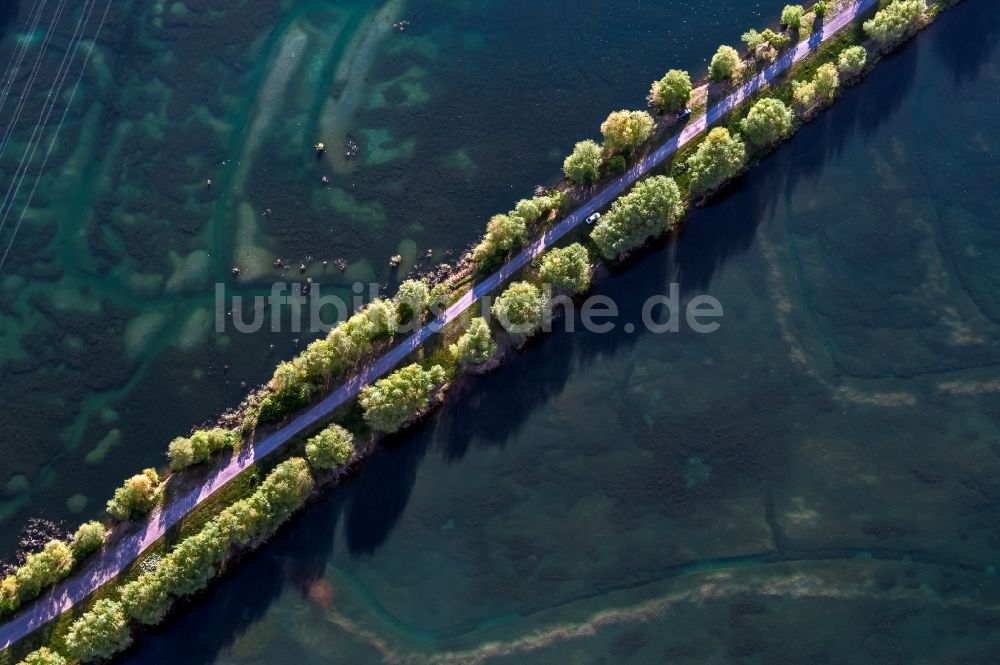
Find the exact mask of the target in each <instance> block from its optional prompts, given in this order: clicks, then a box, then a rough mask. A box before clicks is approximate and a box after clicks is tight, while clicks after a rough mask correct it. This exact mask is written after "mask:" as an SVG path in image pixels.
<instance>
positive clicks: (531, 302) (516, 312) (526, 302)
mask: <svg viewBox="0 0 1000 665" xmlns="http://www.w3.org/2000/svg"><path fill="white" fill-rule="evenodd" d="M547 305H548V301H547V299H546V298H545V295H544V294H543V293H542V292H541V290H540V289H539V288H538V287H537V286H535V285H534V284H531V283H530V282H514V283H512V284H511V285H510V286H508V287H507V290H505V291H504V292H503V293H502V294H501V295H500V297H499V298H497V299H496V301H495V302H494V303H493V307H492V312H493V316H495V317H497V319H498V320H499V321H500V325H501V326H503V328H504V329H505V330H506V331H507V332H509V333H511V334H514V335H525V336H528V335H531V334H533V333H534V332H536V331H537V330H538V329H539V328H540V327H541V325H542V323H543V322H544V320H545V317H546V314H547V312H546V309H547Z"/></svg>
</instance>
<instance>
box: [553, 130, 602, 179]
mask: <svg viewBox="0 0 1000 665" xmlns="http://www.w3.org/2000/svg"><path fill="white" fill-rule="evenodd" d="M602 161H604V150H603V149H602V148H601V146H600V145H598V144H597V143H596V142H595V141H591V140H590V139H588V140H586V141H580V142H579V143H577V144H576V145H575V146H573V152H572V153H570V156H569V157H567V158H566V160H565V161H564V162H563V173H564V174H565V175H566V179H567V180H569V181H570V182H571V183H573V184H575V185H583V184H586V183H589V182H593V181H595V180H597V177H598V176H599V175H600V174H601V162H602Z"/></svg>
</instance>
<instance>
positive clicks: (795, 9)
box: [781, 5, 805, 30]
mask: <svg viewBox="0 0 1000 665" xmlns="http://www.w3.org/2000/svg"><path fill="white" fill-rule="evenodd" d="M804 13H805V10H804V9H802V5H785V8H784V9H782V10H781V25H783V26H785V27H786V28H788V29H790V30H798V29H799V28H801V27H802V15H803V14H804Z"/></svg>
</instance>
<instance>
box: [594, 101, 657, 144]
mask: <svg viewBox="0 0 1000 665" xmlns="http://www.w3.org/2000/svg"><path fill="white" fill-rule="evenodd" d="M655 128H656V123H655V122H654V121H653V117H652V116H651V115H649V114H648V113H646V112H645V111H624V110H623V111H614V112H613V113H611V114H610V115H609V116H608V119H607V120H605V121H604V122H602V123H601V135H603V136H604V145H605V147H607V149H608V150H610V151H611V152H632V151H633V150H635V149H636V147H637V146H639V145H640V144H642V143H645V142H646V141H648V140H649V137H650V136H652V135H653V130H654V129H655Z"/></svg>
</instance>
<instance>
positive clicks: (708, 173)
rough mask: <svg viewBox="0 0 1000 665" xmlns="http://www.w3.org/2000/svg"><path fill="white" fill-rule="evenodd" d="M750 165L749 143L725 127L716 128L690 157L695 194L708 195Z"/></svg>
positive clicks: (689, 166)
mask: <svg viewBox="0 0 1000 665" xmlns="http://www.w3.org/2000/svg"><path fill="white" fill-rule="evenodd" d="M745 164H746V146H745V145H744V144H743V141H742V140H740V138H739V136H731V135H730V134H729V130H727V129H726V128H725V127H716V128H714V129H712V131H710V132H709V133H708V136H707V137H705V140H704V141H703V142H702V143H701V145H700V146H698V149H697V150H696V151H695V153H694V154H693V155H691V156H690V157H689V158H688V161H687V167H688V171H689V173H690V174H691V185H690V188H691V195H692V196H694V197H695V198H698V197H705V196H708V195H709V194H711V193H712V192H714V191H715V190H717V189H718V188H719V187H721V186H722V185H723V184H724V183H725V182H726V181H727V180H729V179H730V178H732V177H734V176H736V175H737V174H739V173H740V172H741V171H742V170H743V167H744V165H745Z"/></svg>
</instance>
